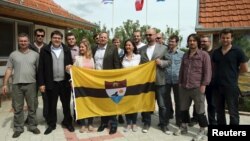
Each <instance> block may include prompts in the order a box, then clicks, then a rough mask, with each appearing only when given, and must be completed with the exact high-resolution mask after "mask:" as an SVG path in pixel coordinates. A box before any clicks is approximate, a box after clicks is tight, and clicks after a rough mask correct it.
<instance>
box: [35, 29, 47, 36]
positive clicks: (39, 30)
mask: <svg viewBox="0 0 250 141" xmlns="http://www.w3.org/2000/svg"><path fill="white" fill-rule="evenodd" d="M37 31H38V32H43V33H44V34H45V31H44V30H43V29H42V28H38V29H36V30H35V31H34V35H36V33H37Z"/></svg>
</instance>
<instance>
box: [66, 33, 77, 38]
mask: <svg viewBox="0 0 250 141" xmlns="http://www.w3.org/2000/svg"><path fill="white" fill-rule="evenodd" d="M69 36H74V37H76V36H75V34H74V33H72V32H69V33H67V34H66V39H67V38H68V37H69Z"/></svg>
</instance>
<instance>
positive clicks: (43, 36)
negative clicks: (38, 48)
mask: <svg viewBox="0 0 250 141" xmlns="http://www.w3.org/2000/svg"><path fill="white" fill-rule="evenodd" d="M36 37H44V35H36Z"/></svg>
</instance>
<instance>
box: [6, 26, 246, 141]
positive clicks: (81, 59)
mask: <svg viewBox="0 0 250 141" xmlns="http://www.w3.org/2000/svg"><path fill="white" fill-rule="evenodd" d="M34 33H35V42H34V43H32V44H30V43H29V38H28V35H27V34H25V33H21V34H19V36H18V50H16V51H14V52H12V53H11V54H10V56H9V60H8V63H7V70H6V73H5V77H4V81H3V87H2V92H3V94H6V93H7V92H8V86H7V84H8V80H9V78H10V76H11V75H12V72H14V73H13V94H12V107H13V109H14V134H13V138H16V137H19V136H20V135H21V134H22V133H23V131H24V128H23V127H24V123H25V122H24V112H23V106H24V99H25V100H26V103H27V105H28V117H27V120H26V121H27V124H28V130H29V131H31V132H33V133H34V134H40V130H39V129H38V128H37V118H36V109H37V107H38V99H37V96H38V94H37V92H38V90H39V91H40V92H41V94H42V98H43V116H44V119H45V121H46V122H47V125H48V127H47V129H46V130H45V132H44V134H45V135H47V134H50V133H51V132H53V130H54V129H56V122H57V101H58V97H60V100H61V103H62V107H63V115H64V118H63V121H62V122H61V124H62V125H63V126H64V127H65V128H67V129H68V130H69V131H70V132H74V130H75V129H74V127H73V125H72V123H73V121H74V118H73V117H72V115H71V110H70V102H71V89H72V88H71V84H70V83H71V82H70V81H71V79H70V74H69V70H70V68H71V66H72V65H75V66H78V67H83V68H88V69H97V70H107V69H119V68H127V67H132V66H137V65H140V64H143V63H146V62H149V61H155V63H156V66H157V68H156V82H155V93H156V101H157V104H158V107H159V124H158V126H159V128H160V129H161V130H162V131H163V132H164V133H166V134H170V133H171V132H170V131H169V128H168V125H169V120H170V119H171V118H173V115H174V114H173V113H174V111H175V121H176V125H177V126H178V127H179V129H178V130H177V131H175V132H174V135H180V134H186V133H188V123H190V115H189V109H190V106H191V103H192V101H193V102H194V113H195V114H194V115H195V116H194V117H193V119H196V122H198V123H199V126H200V130H199V132H198V134H197V135H196V136H195V137H194V140H200V139H201V138H203V137H204V136H206V134H205V128H206V127H207V126H208V124H211V125H225V124H226V119H225V103H226V104H227V106H228V110H229V115H230V124H231V125H239V113H238V96H239V89H238V83H237V81H238V75H239V73H243V72H247V71H248V66H247V61H248V59H247V57H246V56H245V54H244V53H243V51H242V50H241V48H240V47H236V46H234V45H232V41H233V32H232V30H230V29H224V30H222V31H221V34H220V39H221V46H220V47H218V48H217V49H214V48H212V46H211V39H210V36H207V35H203V36H199V35H197V34H190V35H189V36H188V38H187V47H188V51H187V52H185V53H184V52H183V51H181V50H180V49H179V48H178V43H179V37H178V36H177V35H171V36H170V37H169V38H168V43H167V44H168V45H165V44H164V42H163V36H162V34H161V33H156V30H155V29H154V28H150V29H147V31H146V33H145V38H146V40H147V44H144V43H142V41H141V32H140V31H135V32H134V33H133V38H131V39H127V40H126V41H124V46H123V48H121V40H120V39H119V38H117V37H115V38H113V40H112V43H113V45H108V40H109V35H108V33H106V32H101V33H99V34H96V35H95V36H94V40H95V41H96V42H95V45H92V46H91V45H90V43H89V41H88V40H87V38H83V39H82V40H81V42H80V44H79V47H78V46H77V43H76V37H75V35H74V34H73V33H68V34H67V35H66V38H65V39H66V42H67V46H66V45H64V44H63V43H62V39H63V34H62V33H61V32H60V31H57V30H56V31H53V32H52V33H51V42H50V43H49V44H46V43H44V42H43V38H44V36H45V31H44V30H43V29H36V30H35V32H34ZM172 90H173V93H174V94H173V95H174V104H175V106H174V107H175V110H173V104H172V100H171V91H172ZM205 98H206V99H207V104H208V109H207V113H208V120H207V116H206V114H205V113H206V109H205V102H206V100H205ZM142 100H143V99H142ZM151 114H152V112H142V113H141V115H142V122H143V127H142V132H143V133H147V132H148V130H149V128H150V126H151ZM74 115H75V114H74ZM120 117H121V115H120ZM125 117H126V127H125V128H124V132H128V131H129V130H132V131H134V132H136V131H137V130H138V128H137V113H132V114H125ZM86 121H87V123H86ZM208 121H209V122H208ZM75 122H77V123H78V124H79V125H80V126H81V128H80V132H81V133H83V132H85V131H86V130H88V131H93V130H94V128H93V117H92V118H87V119H81V120H77V121H75ZM117 122H118V121H117V115H112V116H103V117H101V124H100V126H99V127H98V129H97V131H98V132H101V131H103V130H104V129H105V128H108V127H110V130H109V134H114V133H116V132H117V124H118V123H117Z"/></svg>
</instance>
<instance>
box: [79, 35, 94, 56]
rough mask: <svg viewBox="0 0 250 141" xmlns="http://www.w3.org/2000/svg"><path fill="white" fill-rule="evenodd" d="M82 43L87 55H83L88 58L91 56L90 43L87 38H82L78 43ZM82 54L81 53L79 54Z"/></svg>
mask: <svg viewBox="0 0 250 141" xmlns="http://www.w3.org/2000/svg"><path fill="white" fill-rule="evenodd" d="M81 44H83V45H84V46H86V49H87V55H86V56H85V57H86V58H88V59H91V58H92V51H91V47H90V43H89V41H88V39H87V38H83V39H82V41H81V42H80V45H81ZM80 55H83V54H80Z"/></svg>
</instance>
